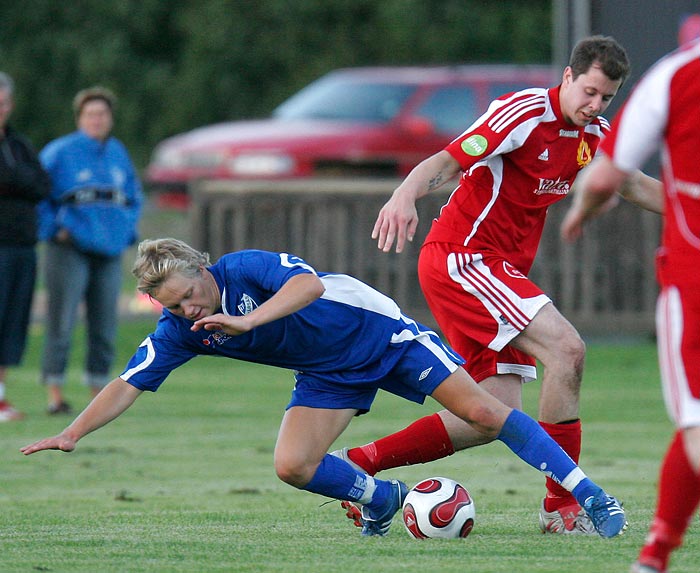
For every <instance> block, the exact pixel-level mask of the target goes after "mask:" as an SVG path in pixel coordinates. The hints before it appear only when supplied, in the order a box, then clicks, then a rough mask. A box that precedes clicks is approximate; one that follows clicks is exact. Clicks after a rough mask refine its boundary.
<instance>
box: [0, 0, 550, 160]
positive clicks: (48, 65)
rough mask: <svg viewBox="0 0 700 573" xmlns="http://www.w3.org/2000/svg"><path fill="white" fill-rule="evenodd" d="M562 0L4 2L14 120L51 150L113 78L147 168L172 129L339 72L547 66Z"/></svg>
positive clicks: (278, 97) (236, 115)
mask: <svg viewBox="0 0 700 573" xmlns="http://www.w3.org/2000/svg"><path fill="white" fill-rule="evenodd" d="M550 9H551V7H550V2H549V0H530V1H528V2H527V3H525V2H522V1H519V0H499V1H498V2H491V1H489V0H295V1H292V0H198V1H187V0H120V1H119V2H104V1H103V0H70V1H67V2H66V1H60V0H32V1H31V2H2V17H1V18H0V69H2V70H4V71H6V72H7V73H9V74H10V75H12V76H13V77H14V79H15V81H16V84H17V90H16V92H17V93H16V103H17V106H16V110H15V113H14V116H13V119H12V122H13V124H14V125H15V126H16V127H17V128H18V129H19V130H20V131H22V132H24V133H25V134H26V135H28V136H29V137H30V138H31V140H32V141H33V143H34V145H35V146H36V147H37V148H38V149H39V148H41V147H43V145H45V144H46V143H47V142H48V141H49V140H51V139H53V138H55V137H57V136H59V135H62V134H63V133H67V132H69V131H72V130H73V129H74V121H73V117H72V112H71V101H72V98H73V96H74V95H75V93H76V92H77V91H78V90H80V89H82V88H85V87H87V86H90V85H95V84H102V85H105V86H108V87H110V88H111V89H113V90H114V91H115V93H116V94H117V96H118V97H119V108H118V110H117V116H116V120H117V124H116V128H115V134H116V135H117V136H118V137H120V138H121V139H123V140H124V141H125V143H126V144H127V146H128V147H129V149H130V150H131V152H132V154H133V157H134V160H135V162H136V163H137V166H138V167H143V166H144V165H145V164H146V162H147V161H148V157H149V155H150V152H151V150H152V149H153V146H154V145H155V144H156V143H157V142H158V141H160V140H161V139H163V138H164V137H167V136H169V135H172V134H175V133H178V132H182V131H185V130H189V129H192V128H194V127H197V126H199V125H204V124H208V123H212V122H216V121H224V120H229V119H242V118H247V117H260V116H264V115H266V114H268V113H269V112H270V111H271V110H272V109H273V108H274V107H275V106H276V105H278V104H279V103H281V102H282V101H283V100H284V99H285V98H287V97H288V96H289V95H291V94H292V93H294V92H295V91H297V90H298V89H299V88H301V87H302V86H304V85H305V84H307V83H309V82H310V81H312V80H313V79H316V78H317V77H318V76H320V75H322V74H324V73H325V72H327V71H330V70H332V69H334V68H338V67H345V66H360V65H379V64H389V65H392V64H443V63H470V62H474V63H476V62H514V63H547V62H549V61H550V59H551V41H550V37H551V17H550Z"/></svg>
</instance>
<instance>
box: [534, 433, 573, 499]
mask: <svg viewBox="0 0 700 573" xmlns="http://www.w3.org/2000/svg"><path fill="white" fill-rule="evenodd" d="M540 426H542V428H543V429H544V431H545V432H547V433H548V434H549V435H550V436H551V437H552V439H553V440H554V441H555V442H556V443H557V444H559V445H560V446H561V447H562V449H563V450H564V451H565V452H566V453H567V454H569V457H570V458H571V459H572V460H574V462H576V463H578V459H579V457H580V455H581V420H578V419H577V420H571V421H570V422H562V423H560V424H549V423H547V422H540ZM545 485H546V487H547V496H546V497H545V499H544V509H545V511H555V510H557V509H559V508H560V507H563V506H565V505H570V504H572V503H576V500H575V499H574V496H573V495H571V493H570V492H569V491H568V490H566V489H564V488H563V487H562V486H560V485H559V484H558V483H557V482H555V481H554V480H553V479H551V478H547V480H546V484H545Z"/></svg>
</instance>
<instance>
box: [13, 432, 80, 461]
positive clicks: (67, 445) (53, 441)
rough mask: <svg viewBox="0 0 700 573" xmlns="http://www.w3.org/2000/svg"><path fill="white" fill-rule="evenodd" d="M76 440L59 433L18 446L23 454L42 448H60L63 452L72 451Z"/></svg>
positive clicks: (38, 450) (26, 454)
mask: <svg viewBox="0 0 700 573" xmlns="http://www.w3.org/2000/svg"><path fill="white" fill-rule="evenodd" d="M75 444H76V441H75V440H74V439H72V438H69V437H68V436H65V435H63V434H59V435H58V436H52V437H51V438H44V439H43V440H39V441H38V442H34V443H33V444H29V445H28V446H24V447H23V448H20V450H19V451H20V452H22V453H23V454H24V455H25V456H28V455H29V454H33V453H34V452H40V451H42V450H61V451H63V452H72V451H73V450H74V449H75Z"/></svg>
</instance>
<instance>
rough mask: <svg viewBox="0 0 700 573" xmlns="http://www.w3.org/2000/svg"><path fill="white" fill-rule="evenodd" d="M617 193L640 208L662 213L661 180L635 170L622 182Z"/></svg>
mask: <svg viewBox="0 0 700 573" xmlns="http://www.w3.org/2000/svg"><path fill="white" fill-rule="evenodd" d="M618 193H619V194H620V195H621V196H622V197H623V198H624V199H625V200H626V201H629V202H630V203H634V204H635V205H637V206H638V207H641V208H642V209H646V210H647V211H652V212H654V213H659V214H662V213H663V212H664V186H663V183H661V181H659V180H658V179H654V178H653V177H650V176H649V175H647V174H646V173H642V172H641V171H636V172H635V173H633V174H632V175H630V177H629V178H628V179H626V180H625V182H624V183H623V184H622V186H621V187H620V189H618Z"/></svg>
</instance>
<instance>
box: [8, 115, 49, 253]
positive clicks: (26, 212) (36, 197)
mask: <svg viewBox="0 0 700 573" xmlns="http://www.w3.org/2000/svg"><path fill="white" fill-rule="evenodd" d="M50 189H51V180H50V179H49V176H48V174H47V173H46V172H45V171H44V169H43V168H42V166H41V163H39V158H38V157H37V155H36V152H35V151H34V148H33V147H32V145H31V144H30V143H29V141H27V139H25V138H24V137H23V136H22V135H20V134H19V133H17V132H16V131H15V130H14V129H12V127H10V126H5V136H4V137H2V136H1V135H0V244H1V245H34V244H35V243H36V241H37V216H36V205H37V203H39V201H41V200H42V199H44V198H46V197H48V195H49V192H50Z"/></svg>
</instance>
